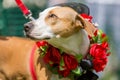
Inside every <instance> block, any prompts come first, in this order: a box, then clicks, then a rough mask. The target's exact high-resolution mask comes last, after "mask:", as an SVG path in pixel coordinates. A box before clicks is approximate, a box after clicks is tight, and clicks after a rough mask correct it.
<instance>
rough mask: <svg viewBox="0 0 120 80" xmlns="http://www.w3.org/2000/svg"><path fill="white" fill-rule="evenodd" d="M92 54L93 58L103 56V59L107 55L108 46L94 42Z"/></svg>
mask: <svg viewBox="0 0 120 80" xmlns="http://www.w3.org/2000/svg"><path fill="white" fill-rule="evenodd" d="M90 55H91V56H92V57H93V58H101V59H103V58H106V57H107V53H106V47H105V46H103V45H99V44H93V45H92V46H91V48H90Z"/></svg>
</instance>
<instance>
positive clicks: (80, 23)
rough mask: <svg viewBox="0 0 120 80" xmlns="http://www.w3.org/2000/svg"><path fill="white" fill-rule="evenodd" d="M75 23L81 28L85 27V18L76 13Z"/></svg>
mask: <svg viewBox="0 0 120 80" xmlns="http://www.w3.org/2000/svg"><path fill="white" fill-rule="evenodd" d="M75 25H76V26H77V27H80V28H82V29H83V28H85V22H84V19H83V18H82V17H81V16H80V15H76V17H75Z"/></svg>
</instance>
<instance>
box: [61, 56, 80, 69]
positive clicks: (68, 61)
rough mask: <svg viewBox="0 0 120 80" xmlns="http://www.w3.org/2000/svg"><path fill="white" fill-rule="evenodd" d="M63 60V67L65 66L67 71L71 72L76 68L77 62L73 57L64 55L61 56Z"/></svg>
mask: <svg viewBox="0 0 120 80" xmlns="http://www.w3.org/2000/svg"><path fill="white" fill-rule="evenodd" d="M63 59H64V63H65V66H66V67H67V68H68V69H69V70H73V69H76V68H77V66H78V62H77V60H76V59H75V57H74V56H72V55H68V54H64V55H63Z"/></svg>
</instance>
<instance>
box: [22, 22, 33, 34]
mask: <svg viewBox="0 0 120 80" xmlns="http://www.w3.org/2000/svg"><path fill="white" fill-rule="evenodd" d="M32 27H33V23H31V22H29V23H26V24H24V30H25V31H26V32H28V31H29V30H30V29H31V28H32Z"/></svg>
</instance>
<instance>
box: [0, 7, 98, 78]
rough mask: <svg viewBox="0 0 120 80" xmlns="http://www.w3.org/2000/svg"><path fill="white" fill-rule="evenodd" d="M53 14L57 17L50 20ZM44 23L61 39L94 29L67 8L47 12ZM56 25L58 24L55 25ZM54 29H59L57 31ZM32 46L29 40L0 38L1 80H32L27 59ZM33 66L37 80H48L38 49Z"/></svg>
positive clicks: (92, 31)
mask: <svg viewBox="0 0 120 80" xmlns="http://www.w3.org/2000/svg"><path fill="white" fill-rule="evenodd" d="M53 13H54V14H56V15H57V16H54V17H52V18H51V17H50V14H53ZM45 21H46V23H47V24H48V25H49V26H51V27H52V30H53V31H54V33H55V34H58V33H59V34H60V36H62V37H67V36H70V35H71V34H73V33H75V32H77V31H78V30H79V29H82V28H84V29H85V30H86V31H87V32H88V34H89V35H92V34H93V33H94V31H95V29H96V28H95V27H94V26H93V25H92V24H91V23H90V22H88V21H86V20H84V19H83V18H82V17H81V16H79V15H78V14H77V13H76V12H75V11H74V10H72V9H70V8H68V7H64V8H61V9H53V10H52V11H50V12H49V14H48V16H47V17H46V18H45ZM56 23H59V24H57V25H56ZM73 26H74V27H73ZM56 27H59V29H58V28H56ZM66 34H67V35H66ZM34 45H35V41H33V40H30V39H25V38H18V37H0V79H1V80H32V79H31V75H30V71H29V57H30V53H31V50H32V48H33V46H34ZM34 66H35V71H36V73H37V78H38V80H49V79H50V77H51V73H50V71H49V70H48V69H47V68H46V65H45V64H44V62H43V60H42V58H41V57H40V55H39V50H38V49H37V50H36V52H35V55H34ZM67 80H68V79H67Z"/></svg>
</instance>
